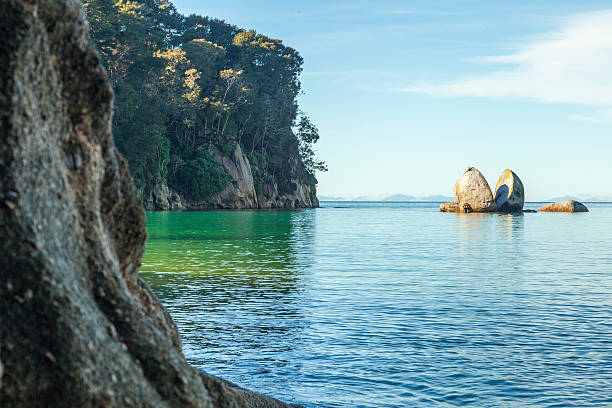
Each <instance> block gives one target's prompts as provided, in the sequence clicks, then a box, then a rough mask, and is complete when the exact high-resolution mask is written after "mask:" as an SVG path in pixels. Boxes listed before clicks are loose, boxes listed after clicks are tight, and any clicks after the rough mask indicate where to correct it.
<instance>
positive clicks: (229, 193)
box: [143, 144, 319, 211]
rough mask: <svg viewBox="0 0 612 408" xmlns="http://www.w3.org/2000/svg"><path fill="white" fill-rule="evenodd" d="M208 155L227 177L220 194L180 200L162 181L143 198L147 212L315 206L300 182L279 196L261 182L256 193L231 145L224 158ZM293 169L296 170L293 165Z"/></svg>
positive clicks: (244, 161) (213, 151) (310, 190)
mask: <svg viewBox="0 0 612 408" xmlns="http://www.w3.org/2000/svg"><path fill="white" fill-rule="evenodd" d="M208 151H209V153H210V155H211V157H213V158H214V159H215V161H216V162H217V163H218V165H219V167H222V168H223V169H224V170H225V171H226V172H227V174H228V175H229V181H228V183H227V186H226V187H225V189H224V190H223V191H222V192H220V193H219V194H215V195H213V196H212V197H211V198H209V199H208V200H201V201H194V200H190V199H188V198H187V197H184V196H181V195H180V194H179V193H178V192H176V191H175V190H173V189H172V188H170V187H169V186H168V185H167V184H166V182H165V180H157V182H156V183H155V186H154V187H153V190H152V191H151V193H150V194H149V195H148V196H147V197H143V202H144V206H145V208H146V209H147V211H181V210H219V209H224V210H245V209H296V208H316V207H318V206H319V200H318V199H317V195H316V190H315V188H314V186H313V185H310V184H308V183H307V182H306V181H305V180H301V179H300V178H294V179H292V180H291V185H290V186H289V188H288V189H289V191H283V192H281V191H279V186H278V184H277V183H274V182H268V183H266V182H264V183H263V185H262V186H261V189H260V191H259V193H258V192H257V190H258V189H256V188H255V182H254V179H253V169H252V167H251V164H250V162H249V159H248V157H247V156H246V154H244V153H243V151H242V148H241V147H240V145H239V144H235V145H234V147H233V149H232V151H231V152H230V153H229V155H227V156H224V155H223V154H222V152H221V151H220V150H219V149H218V148H217V147H215V146H210V147H209V150H208ZM294 167H297V163H295V166H294ZM291 170H292V171H291V172H292V174H298V173H299V172H298V170H297V168H292V169H291Z"/></svg>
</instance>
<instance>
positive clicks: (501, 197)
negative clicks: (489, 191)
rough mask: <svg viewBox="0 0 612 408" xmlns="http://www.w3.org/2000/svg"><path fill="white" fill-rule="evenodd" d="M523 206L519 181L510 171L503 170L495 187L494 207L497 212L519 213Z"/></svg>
mask: <svg viewBox="0 0 612 408" xmlns="http://www.w3.org/2000/svg"><path fill="white" fill-rule="evenodd" d="M524 205H525V189H524V188H523V183H522V182H521V179H519V177H518V176H517V175H516V174H515V173H514V172H513V171H512V170H510V169H506V170H504V172H503V173H502V175H501V176H500V177H499V180H498V181H497V185H496V186H495V206H496V208H497V211H499V212H520V211H522V210H523V206H524Z"/></svg>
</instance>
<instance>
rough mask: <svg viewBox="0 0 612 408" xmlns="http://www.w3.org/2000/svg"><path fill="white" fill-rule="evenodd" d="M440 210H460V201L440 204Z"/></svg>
mask: <svg viewBox="0 0 612 408" xmlns="http://www.w3.org/2000/svg"><path fill="white" fill-rule="evenodd" d="M440 211H442V212H459V203H458V202H452V203H444V204H440Z"/></svg>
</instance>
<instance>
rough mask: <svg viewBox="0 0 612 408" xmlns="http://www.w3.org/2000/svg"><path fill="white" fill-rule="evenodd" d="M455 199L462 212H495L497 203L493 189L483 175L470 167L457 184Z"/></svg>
mask: <svg viewBox="0 0 612 408" xmlns="http://www.w3.org/2000/svg"><path fill="white" fill-rule="evenodd" d="M454 190H455V198H456V199H457V203H458V204H459V211H460V212H491V211H495V201H494V200H493V194H492V193H491V187H489V183H487V180H486V179H485V178H484V176H483V175H482V173H480V171H478V170H477V169H476V168H475V167H469V168H468V169H467V171H466V172H465V173H463V175H462V176H461V177H460V178H459V180H458V181H457V183H455V188H454Z"/></svg>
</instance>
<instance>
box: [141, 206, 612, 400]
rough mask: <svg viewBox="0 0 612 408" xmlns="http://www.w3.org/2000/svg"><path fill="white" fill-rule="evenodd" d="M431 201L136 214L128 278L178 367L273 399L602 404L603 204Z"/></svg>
mask: <svg viewBox="0 0 612 408" xmlns="http://www.w3.org/2000/svg"><path fill="white" fill-rule="evenodd" d="M438 205H439V204H435V203H346V202H325V203H322V208H319V209H314V210H303V211H240V212H230V211H225V212H218V211H215V212H212V211H211V212H181V213H149V214H147V219H148V231H149V234H150V238H149V241H148V243H147V250H146V254H145V257H144V262H143V267H142V273H141V275H142V277H143V278H144V279H145V281H147V282H148V283H149V285H150V286H151V287H152V289H153V291H154V292H155V293H156V294H157V295H158V296H159V298H160V300H161V301H162V303H163V304H164V305H165V306H166V307H167V308H168V310H169V311H170V314H171V315H172V316H173V318H174V320H175V321H176V323H177V324H178V327H179V330H180V332H181V335H182V339H183V349H184V353H185V356H186V358H187V360H188V361H189V362H190V363H192V364H193V365H194V366H196V367H198V368H201V369H203V370H205V371H207V372H210V373H212V374H216V375H220V376H222V377H224V378H226V379H228V380H230V381H233V382H235V383H238V384H240V385H242V386H244V387H247V388H250V389H253V390H256V391H259V392H263V393H266V394H268V395H272V396H274V397H277V398H280V399H282V400H284V401H287V402H295V403H300V404H303V405H305V406H307V407H410V406H417V407H420V406H423V407H428V406H431V407H445V406H448V407H452V406H474V407H525V406H529V407H534V406H536V407H587V406H612V204H588V206H589V207H590V209H591V212H589V213H585V214H552V213H536V214H529V213H526V214H510V215H501V214H484V215H483V214H448V213H440V212H439V211H438ZM537 206H538V205H537V204H530V207H531V208H537Z"/></svg>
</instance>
